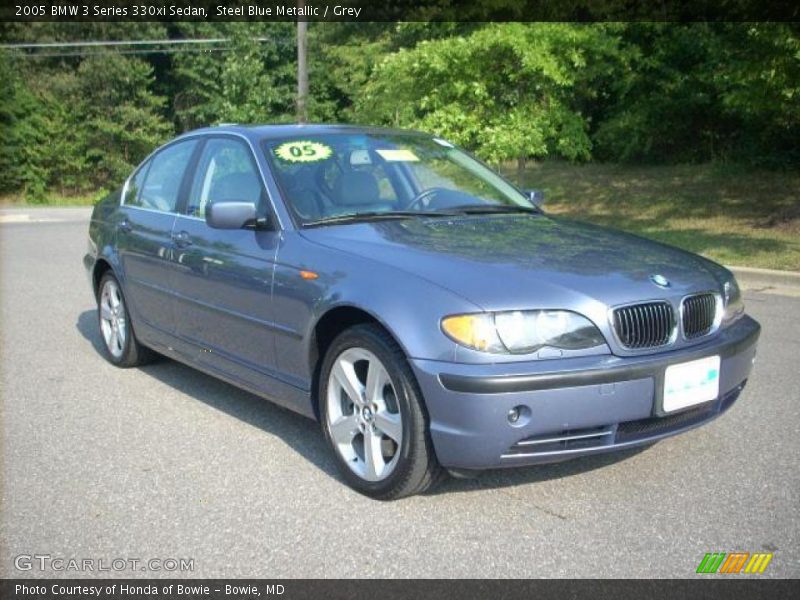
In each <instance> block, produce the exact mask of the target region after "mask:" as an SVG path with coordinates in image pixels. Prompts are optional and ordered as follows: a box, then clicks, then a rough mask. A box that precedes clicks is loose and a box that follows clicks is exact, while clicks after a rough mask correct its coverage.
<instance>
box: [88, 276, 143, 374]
mask: <svg viewBox="0 0 800 600" xmlns="http://www.w3.org/2000/svg"><path fill="white" fill-rule="evenodd" d="M97 321H98V326H99V329H100V336H101V337H102V339H103V348H104V350H105V357H106V360H108V362H110V363H111V364H112V365H114V366H117V367H123V368H128V367H138V366H140V365H143V364H145V363H147V362H149V361H150V360H151V359H152V351H151V350H150V349H148V348H146V347H144V346H142V345H141V344H140V343H139V341H138V340H137V339H136V334H135V333H134V331H133V323H131V316H130V313H129V312H128V306H127V304H126V302H125V296H124V295H123V294H122V287H121V286H120V285H119V281H117V278H116V277H114V275H113V274H112V273H111V272H108V273H106V274H105V275H103V277H102V278H101V279H100V285H99V286H98V291H97Z"/></svg>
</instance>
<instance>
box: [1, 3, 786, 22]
mask: <svg viewBox="0 0 800 600" xmlns="http://www.w3.org/2000/svg"><path fill="white" fill-rule="evenodd" d="M0 20H2V21H61V22H73V21H232V20H236V21H296V20H303V21H347V22H375V21H384V22H393V21H473V22H477V21H575V22H581V21H584V22H591V21H675V22H690V21H797V20H800V4H798V3H797V2H796V1H793V0H661V1H653V0H560V1H554V0H338V1H337V0H334V1H327V0H305V1H304V2H298V1H297V0H287V1H283V2H282V1H280V0H278V1H270V0H267V1H263V0H238V1H216V2H209V1H205V0H131V1H124V0H118V1H114V0H107V1H97V0H88V1H85V0H84V1H82V0H75V1H70V0H56V1H53V0H41V1H36V0H16V1H15V0H6V1H5V2H4V5H3V6H2V7H0Z"/></svg>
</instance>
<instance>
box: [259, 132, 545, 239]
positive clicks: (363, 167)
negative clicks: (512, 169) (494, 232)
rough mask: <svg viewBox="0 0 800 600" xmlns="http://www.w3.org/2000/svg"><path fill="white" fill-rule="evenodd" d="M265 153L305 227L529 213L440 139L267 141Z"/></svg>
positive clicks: (519, 198)
mask: <svg viewBox="0 0 800 600" xmlns="http://www.w3.org/2000/svg"><path fill="white" fill-rule="evenodd" d="M264 151H265V153H266V155H267V158H268V160H269V161H270V163H271V165H272V169H273V172H274V173H275V177H276V179H277V182H278V185H279V186H280V188H281V191H282V193H283V197H284V198H285V200H286V203H287V204H288V205H289V207H290V208H291V210H292V211H293V212H294V213H295V215H296V216H297V217H298V219H299V220H300V222H301V223H303V224H313V223H319V222H325V221H337V222H341V221H346V220H348V218H349V217H352V218H353V219H357V218H359V217H362V218H366V217H376V216H377V217H381V216H386V217H389V216H400V215H402V216H414V215H416V214H421V215H435V214H454V213H460V212H479V211H482V210H485V211H486V212H494V211H498V212H500V211H505V210H512V211H513V210H532V206H531V204H530V203H529V202H528V200H527V199H526V198H525V196H523V195H522V194H521V193H520V192H519V191H517V190H516V189H515V188H514V187H513V186H512V185H510V184H509V183H508V182H506V181H505V180H503V179H502V178H501V177H500V176H499V175H497V174H495V173H494V172H493V171H492V170H491V169H489V168H487V167H486V166H484V165H483V164H481V163H480V162H478V161H476V160H475V159H474V158H471V157H470V156H469V155H467V154H465V153H464V152H462V151H461V150H458V149H457V148H455V147H454V146H453V145H452V144H450V143H448V142H446V141H444V140H440V139H438V138H432V137H426V136H422V135H410V134H364V133H356V134H349V133H348V134H326V135H298V136H297V137H292V138H283V139H269V140H266V141H265V142H264Z"/></svg>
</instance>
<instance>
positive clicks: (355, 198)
mask: <svg viewBox="0 0 800 600" xmlns="http://www.w3.org/2000/svg"><path fill="white" fill-rule="evenodd" d="M333 193H334V196H335V200H336V204H338V205H340V206H355V205H363V204H375V203H377V202H380V198H379V194H378V182H377V181H376V180H375V177H374V176H373V175H372V173H367V172H365V171H345V172H344V173H342V174H341V175H340V176H339V179H337V180H336V184H335V185H334V188H333Z"/></svg>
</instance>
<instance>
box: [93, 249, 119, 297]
mask: <svg viewBox="0 0 800 600" xmlns="http://www.w3.org/2000/svg"><path fill="white" fill-rule="evenodd" d="M109 271H111V273H112V274H114V268H113V267H112V266H111V263H110V262H109V261H107V260H106V259H105V258H98V259H97V260H96V261H95V263H94V267H93V268H92V290H93V291H94V295H95V297H97V294H99V293H100V280H101V279H103V275H105V274H106V273H108V272H109ZM115 276H116V274H115Z"/></svg>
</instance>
